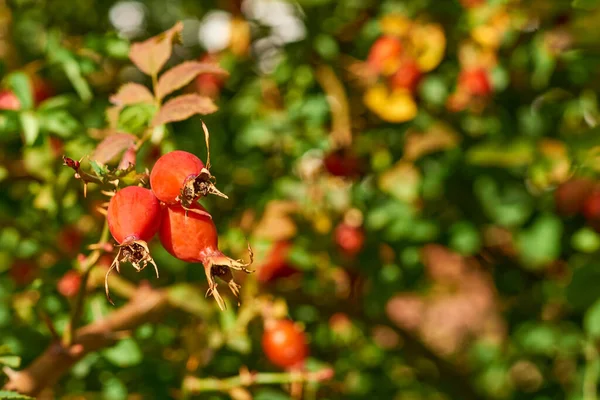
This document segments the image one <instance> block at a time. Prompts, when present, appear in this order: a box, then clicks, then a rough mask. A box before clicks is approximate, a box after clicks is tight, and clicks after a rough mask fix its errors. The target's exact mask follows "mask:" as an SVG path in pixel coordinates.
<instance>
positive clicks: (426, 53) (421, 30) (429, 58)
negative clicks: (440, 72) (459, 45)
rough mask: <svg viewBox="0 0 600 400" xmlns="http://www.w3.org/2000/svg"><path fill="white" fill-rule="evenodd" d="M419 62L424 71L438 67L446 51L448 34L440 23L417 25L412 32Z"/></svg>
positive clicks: (411, 36) (411, 38) (412, 41)
mask: <svg viewBox="0 0 600 400" xmlns="http://www.w3.org/2000/svg"><path fill="white" fill-rule="evenodd" d="M410 40H411V43H412V45H413V47H414V51H415V55H416V59H417V64H418V65H419V67H420V68H421V71H423V72H429V71H431V70H433V69H434V68H435V67H437V66H438V65H439V64H440V63H441V62H442V59H443V58H444V53H445V51H446V35H445V34H444V30H443V29H442V27H441V26H440V25H438V24H426V25H415V26H414V27H413V29H412V30H411V32H410Z"/></svg>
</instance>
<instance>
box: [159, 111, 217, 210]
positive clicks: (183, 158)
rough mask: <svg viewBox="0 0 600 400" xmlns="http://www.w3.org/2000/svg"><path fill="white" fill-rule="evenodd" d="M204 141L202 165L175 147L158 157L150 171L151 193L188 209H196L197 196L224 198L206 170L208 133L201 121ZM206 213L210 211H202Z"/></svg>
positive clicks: (165, 201)
mask: <svg viewBox="0 0 600 400" xmlns="http://www.w3.org/2000/svg"><path fill="white" fill-rule="evenodd" d="M202 129H203V130H204V137H205V140H206V148H207V157H206V165H204V163H203V162H202V160H200V159H199V158H198V157H196V156H195V155H194V154H192V153H188V152H187V151H182V150H175V151H171V152H169V153H167V154H165V155H163V156H162V157H160V158H159V159H158V160H157V161H156V163H155V164H154V167H153V168H152V172H151V173H150V187H151V188H152V191H153V192H154V195H155V196H156V197H157V198H158V199H159V200H160V201H162V202H164V203H166V204H181V206H182V207H184V208H185V209H186V210H188V211H194V212H199V210H197V209H196V208H193V207H192V204H194V203H195V202H196V201H197V200H198V199H199V198H200V197H205V196H207V195H209V194H214V195H217V196H221V197H224V198H226V199H227V198H228V197H227V195H225V194H223V193H221V191H219V190H218V189H217V188H216V187H215V177H214V176H212V174H211V173H210V149H209V144H208V139H209V134H208V129H207V128H206V125H205V124H204V122H202ZM204 215H206V216H209V215H210V214H208V213H206V214H204Z"/></svg>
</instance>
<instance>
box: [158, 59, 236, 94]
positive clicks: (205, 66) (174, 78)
mask: <svg viewBox="0 0 600 400" xmlns="http://www.w3.org/2000/svg"><path fill="white" fill-rule="evenodd" d="M199 74H215V75H223V76H227V75H228V72H227V71H225V70H224V69H223V68H221V67H220V66H219V65H218V64H216V63H211V62H200V61H187V62H184V63H182V64H179V65H177V66H175V67H173V68H171V69H170V70H168V71H165V73H164V74H162V75H161V76H160V79H159V80H158V85H157V87H156V95H157V96H158V98H160V99H162V98H164V97H165V96H166V95H168V94H169V93H172V92H174V91H175V90H177V89H180V88H182V87H184V86H185V85H187V84H188V83H190V82H191V81H192V79H194V78H195V77H196V76H198V75H199Z"/></svg>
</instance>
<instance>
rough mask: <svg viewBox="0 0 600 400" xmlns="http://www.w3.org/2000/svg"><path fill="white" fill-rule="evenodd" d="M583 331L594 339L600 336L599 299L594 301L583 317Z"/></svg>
mask: <svg viewBox="0 0 600 400" xmlns="http://www.w3.org/2000/svg"><path fill="white" fill-rule="evenodd" d="M583 327H584V328H585V332H586V333H587V334H588V335H589V336H590V337H591V338H594V339H597V338H598V337H600V301H596V302H595V303H594V304H593V305H592V306H591V307H590V308H589V309H588V310H587V311H586V313H585V316H584V317H583Z"/></svg>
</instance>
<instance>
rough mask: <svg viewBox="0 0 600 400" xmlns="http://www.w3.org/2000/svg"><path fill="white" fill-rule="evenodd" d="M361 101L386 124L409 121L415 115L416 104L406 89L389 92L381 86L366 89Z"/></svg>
mask: <svg viewBox="0 0 600 400" xmlns="http://www.w3.org/2000/svg"><path fill="white" fill-rule="evenodd" d="M363 100H364V103H365V105H366V106H367V107H368V108H369V109H370V110H371V111H373V112H374V113H375V114H377V116H379V117H380V118H381V119H383V120H385V121H388V122H405V121H410V120H411V119H413V118H414V117H415V116H416V115H417V104H416V103H415V100H414V99H413V97H412V95H411V93H410V91H408V90H406V89H397V90H394V91H390V90H389V89H388V88H387V87H386V86H384V85H382V84H379V85H375V86H373V87H371V88H369V89H367V92H366V93H365V96H364V99H363Z"/></svg>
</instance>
